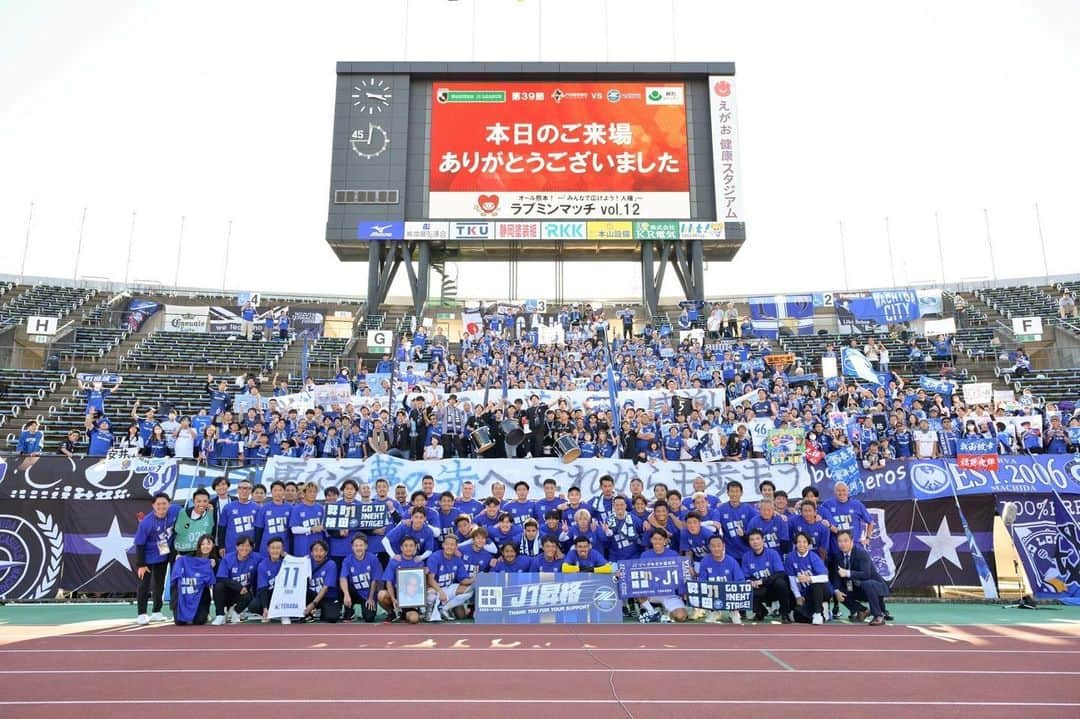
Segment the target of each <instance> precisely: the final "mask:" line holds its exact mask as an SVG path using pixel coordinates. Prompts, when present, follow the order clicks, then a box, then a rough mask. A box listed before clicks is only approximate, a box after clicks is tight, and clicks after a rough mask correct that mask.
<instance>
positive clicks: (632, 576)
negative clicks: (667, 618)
mask: <svg viewBox="0 0 1080 719" xmlns="http://www.w3.org/2000/svg"><path fill="white" fill-rule="evenodd" d="M685 576H686V570H685V567H684V566H683V558H682V557H658V558H656V559H649V558H648V557H647V556H646V557H644V558H641V559H628V560H626V561H622V562H619V596H620V597H622V598H623V599H628V598H630V597H655V596H663V595H665V594H683V593H684V592H685V591H686V587H685Z"/></svg>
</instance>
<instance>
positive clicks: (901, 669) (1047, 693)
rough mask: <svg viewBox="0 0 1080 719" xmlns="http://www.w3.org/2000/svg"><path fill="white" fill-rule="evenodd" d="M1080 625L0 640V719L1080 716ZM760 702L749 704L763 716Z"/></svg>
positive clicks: (159, 630)
mask: <svg viewBox="0 0 1080 719" xmlns="http://www.w3.org/2000/svg"><path fill="white" fill-rule="evenodd" d="M1078 636H1080V628H1078V627H1077V626H1075V625H1066V624H1061V625H1054V624H1050V625H1041V626H973V627H934V628H929V629H925V628H924V629H923V630H919V629H916V628H913V627H906V626H890V627H883V628H873V627H865V626H850V625H838V626H834V625H827V626H824V627H809V626H777V625H767V626H743V627H736V626H730V625H728V626H715V625H692V626H671V625H660V626H639V625H609V626H598V625H592V626H584V625H582V626H567V625H559V626H549V627H540V626H530V627H497V628H489V627H483V626H478V625H473V624H462V625H424V626H403V625H394V626H381V625H380V626H369V625H359V624H354V625H348V626H345V625H338V626H328V625H319V624H305V625H294V626H290V627H283V626H280V625H276V624H274V625H247V626H226V627H187V628H181V627H173V626H170V625H156V626H149V627H143V628H138V629H121V630H106V631H101V632H93V633H83V634H71V635H65V636H56V637H47V638H40V639H33V640H29V641H25V642H19V643H15V644H7V645H4V646H0V716H3V717H5V719H15V718H20V719H21V718H22V717H55V716H57V715H59V714H61V713H63V714H67V715H74V716H79V717H99V716H100V717H125V716H139V717H146V716H148V715H149V716H152V717H154V719H173V718H174V717H184V718H185V719H188V718H189V717H191V716H193V715H197V716H198V717H199V719H206V718H208V717H229V718H230V719H235V717H236V716H237V714H242V715H243V716H245V717H258V719H272V718H275V717H289V718H290V719H294V718H296V717H313V716H314V717H324V716H335V717H339V716H340V717H353V716H362V715H365V714H368V713H376V714H377V715H378V716H379V717H380V718H394V717H409V718H410V719H415V717H417V716H428V715H437V716H439V717H440V718H444V717H446V718H450V717H459V716H468V717H471V718H475V719H489V718H493V717H504V716H506V714H507V712H513V716H514V719H529V718H531V717H543V719H552V718H553V717H557V718H558V719H570V718H572V717H588V719H619V718H621V719H631V718H632V719H659V718H661V717H663V718H664V719H672V718H673V717H679V718H682V717H703V718H704V717H709V718H713V717H721V716H737V715H747V716H749V715H752V716H753V717H755V719H764V718H768V717H774V716H775V717H785V719H787V718H789V717H790V716H791V715H792V713H793V712H796V713H800V712H801V713H806V712H810V713H811V714H815V715H822V716H833V715H836V714H840V713H843V714H845V715H850V716H858V715H866V714H868V713H872V714H873V716H874V717H875V719H879V718H881V717H899V718H901V719H906V718H909V717H919V718H920V719H928V718H933V717H948V718H949V719H964V718H967V717H972V718H974V717H979V718H980V719H988V718H993V717H1002V718H1005V717H1008V718H1009V719H1012V718H1013V717H1030V718H1033V719H1040V718H1041V717H1047V718H1049V717H1053V718H1054V719H1062V718H1068V717H1080V639H1078ZM751 713H752V714H751Z"/></svg>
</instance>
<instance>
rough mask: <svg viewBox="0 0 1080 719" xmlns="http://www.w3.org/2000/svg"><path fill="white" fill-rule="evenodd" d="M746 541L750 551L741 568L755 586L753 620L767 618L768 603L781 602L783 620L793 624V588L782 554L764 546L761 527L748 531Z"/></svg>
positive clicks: (745, 555) (757, 620)
mask: <svg viewBox="0 0 1080 719" xmlns="http://www.w3.org/2000/svg"><path fill="white" fill-rule="evenodd" d="M746 540H747V543H748V544H749V545H750V551H748V552H746V554H744V555H743V557H742V570H743V574H744V575H746V577H747V578H748V579H749V580H750V586H752V587H753V588H754V621H755V622H761V621H764V620H765V616H766V614H767V613H768V612H767V610H766V606H767V605H768V604H771V603H772V602H779V603H780V621H781V622H783V623H784V624H791V590H790V589H789V588H788V584H787V573H786V570H785V569H784V562H783V560H782V559H780V554H779V553H778V552H777V551H776V550H775V549H769V548H768V547H766V546H765V535H764V534H762V532H761V530H760V529H752V530H750V531H749V532H747V535H746Z"/></svg>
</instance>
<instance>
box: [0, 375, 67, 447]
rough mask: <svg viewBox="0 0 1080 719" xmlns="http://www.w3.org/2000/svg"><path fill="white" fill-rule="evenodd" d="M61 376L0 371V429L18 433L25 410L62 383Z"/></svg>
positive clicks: (63, 377) (62, 377)
mask: <svg viewBox="0 0 1080 719" xmlns="http://www.w3.org/2000/svg"><path fill="white" fill-rule="evenodd" d="M66 379H67V375H66V374H64V373H61V372H56V371H49V370H33V369H8V368H4V369H0V426H3V428H4V430H6V432H5V433H7V432H12V431H14V432H15V434H18V429H19V428H21V427H22V424H23V423H24V422H26V421H28V419H30V418H29V417H28V416H27V412H26V410H27V409H28V408H29V407H30V405H32V404H33V403H34V402H36V401H38V400H39V399H43V398H44V397H45V396H47V395H48V393H49V392H52V391H53V390H55V389H56V388H57V387H58V386H60V385H61V384H63V383H64V381H65V380H66Z"/></svg>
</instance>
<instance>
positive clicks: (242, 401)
mask: <svg viewBox="0 0 1080 719" xmlns="http://www.w3.org/2000/svg"><path fill="white" fill-rule="evenodd" d="M271 399H277V398H276V397H263V396H262V395H252V394H238V395H234V396H233V401H232V411H233V414H247V411H248V410H249V409H268V408H269V407H270V400H271ZM278 409H279V410H280V409H281V403H280V402H279V403H278Z"/></svg>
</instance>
